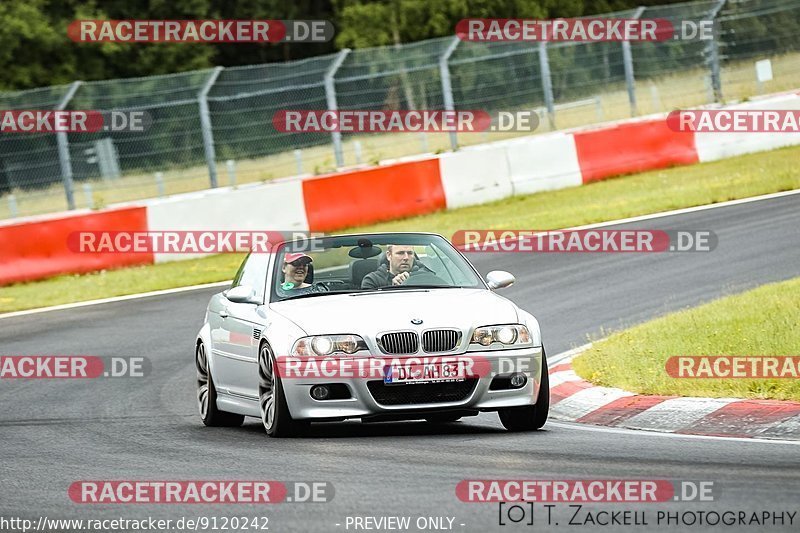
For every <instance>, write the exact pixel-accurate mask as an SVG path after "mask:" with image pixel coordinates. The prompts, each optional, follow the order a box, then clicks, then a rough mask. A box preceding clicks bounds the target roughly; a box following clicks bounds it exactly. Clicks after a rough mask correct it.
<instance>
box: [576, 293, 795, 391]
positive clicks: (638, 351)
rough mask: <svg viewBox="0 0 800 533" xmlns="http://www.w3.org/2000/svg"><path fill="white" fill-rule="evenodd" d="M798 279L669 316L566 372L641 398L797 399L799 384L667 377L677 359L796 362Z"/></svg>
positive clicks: (617, 337) (617, 338) (608, 342)
mask: <svg viewBox="0 0 800 533" xmlns="http://www.w3.org/2000/svg"><path fill="white" fill-rule="evenodd" d="M798 324H800V278H795V279H793V280H790V281H786V282H782V283H773V284H770V285H764V286H763V287H759V288H757V289H754V290H751V291H748V292H745V293H742V294H737V295H734V296H728V297H725V298H721V299H719V300H715V301H713V302H710V303H707V304H705V305H702V306H700V307H696V308H694V309H688V310H685V311H680V312H677V313H672V314H669V315H667V316H664V317H661V318H658V319H656V320H653V321H650V322H647V323H645V324H642V325H639V326H636V327H634V328H631V329H629V330H625V331H622V332H619V333H615V334H613V335H611V336H610V337H608V338H607V339H605V340H602V341H600V342H598V343H595V344H594V345H593V346H592V348H591V349H589V350H588V351H586V352H584V353H583V354H581V355H580V356H578V357H577V358H576V359H575V360H574V361H573V362H572V366H573V368H574V369H575V371H576V372H577V373H578V375H580V376H581V377H583V378H585V379H587V380H589V381H591V382H593V383H597V384H598V385H604V386H609V387H619V388H621V389H625V390H628V391H632V392H638V393H642V394H658V395H676V396H703V397H713V398H725V397H736V398H770V399H776V400H800V380H798V379H792V378H784V379H693V378H671V377H669V376H668V375H667V373H666V371H665V369H664V364H665V363H666V361H667V359H668V358H669V357H671V356H677V355H740V356H741V355H751V356H752V355H795V356H796V355H800V351H799V350H800V328H798V327H797V325H798Z"/></svg>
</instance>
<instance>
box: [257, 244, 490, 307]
mask: <svg viewBox="0 0 800 533" xmlns="http://www.w3.org/2000/svg"><path fill="white" fill-rule="evenodd" d="M312 244H313V246H309V241H299V242H297V243H287V244H285V245H283V246H281V247H280V248H279V250H278V252H277V257H276V261H277V262H276V268H275V269H274V271H273V279H272V296H271V301H273V302H276V301H282V300H288V299H293V298H305V297H313V296H324V295H327V294H337V293H338V294H342V293H361V292H370V291H403V290H413V289H431V288H442V289H448V288H462V287H468V288H485V285H484V284H483V282H482V281H481V279H480V278H479V277H478V275H477V274H476V273H475V271H474V270H473V268H472V267H471V266H470V264H469V263H467V261H466V260H465V259H464V258H463V257H462V256H461V254H459V253H458V252H457V251H456V250H455V249H454V248H453V247H452V246H451V245H450V243H449V242H447V240H446V239H444V238H443V237H440V236H438V235H423V234H402V233H400V234H385V235H348V236H343V237H326V238H322V239H316V240H315V241H314V242H313V243H312Z"/></svg>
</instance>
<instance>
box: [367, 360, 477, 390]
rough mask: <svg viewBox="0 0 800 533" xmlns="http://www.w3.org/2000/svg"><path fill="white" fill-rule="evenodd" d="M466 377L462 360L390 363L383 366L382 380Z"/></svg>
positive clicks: (416, 381) (435, 380) (392, 382)
mask: <svg viewBox="0 0 800 533" xmlns="http://www.w3.org/2000/svg"><path fill="white" fill-rule="evenodd" d="M466 378H467V376H466V370H465V365H464V362H463V361H457V362H452V363H420V364H413V365H392V366H387V367H385V368H384V372H383V382H384V383H385V384H386V385H404V384H409V383H414V384H419V383H439V382H443V381H463V380H465V379H466Z"/></svg>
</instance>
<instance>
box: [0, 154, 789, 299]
mask: <svg viewBox="0 0 800 533" xmlns="http://www.w3.org/2000/svg"><path fill="white" fill-rule="evenodd" d="M799 159H800V147H790V148H784V149H781V150H775V151H772V152H764V153H759V154H751V155H746V156H741V157H736V158H731V159H726V160H723V161H716V162H713V163H704V164H699V165H691V166H684V167H676V168H671V169H665V170H658V171H651V172H645V173H642V174H637V175H633V176H628V177H623V178H617V179H612V180H606V181H602V182H596V183H592V184H590V185H584V186H579V187H572V188H569V189H561V190H558V191H547V192H542V193H537V194H533V195H528V196H517V197H512V198H507V199H504V200H499V201H496V202H492V203H490V204H485V205H478V206H472V207H465V208H461V209H454V210H451V211H440V212H436V213H431V214H428V215H423V216H418V217H412V218H407V219H404V220H395V221H390V222H384V223H381V224H374V225H371V226H365V227H359V228H350V229H349V230H347V231H354V232H355V231H397V230H402V231H433V232H437V233H441V234H443V235H444V236H446V237H448V238H449V237H452V235H453V233H454V232H455V231H457V230H460V229H558V228H565V227H571V226H578V225H582V224H589V223H593V222H602V221H605V220H614V219H618V218H625V217H631V216H636V215H644V214H648V213H654V212H658V211H666V210H669V209H676V208H681V207H691V206H695V205H701V204H709V203H715V202H722V201H726V200H734V199H737V198H745V197H749V196H756V195H759V194H766V193H771V192H778V191H786V190H792V189H798V188H800V168H798V166H797V161H798V160H799ZM240 261H241V256H240V255H238V254H233V255H221V256H215V257H209V258H204V259H197V260H191V261H179V262H174V263H165V264H160V265H150V266H143V267H137V268H126V269H121V270H116V271H108V272H101V273H94V274H86V275H82V276H59V277H56V278H52V279H48V280H43V281H37V282H31V283H24V284H16V285H10V286H7V287H0V312H9V311H17V310H22V309H30V308H35V307H42V306H47V305H56V304H61V303H69V302H76V301H85V300H91V299H96V298H104V297H109V296H119V295H124V294H132V293H137V292H147V291H152V290H159V289H166V288H172V287H180V286H188V285H194V284H199V283H209V282H213V281H222V280H226V279H231V278H232V277H233V275H234V273H235V272H236V268H237V266H238V263H239V262H240Z"/></svg>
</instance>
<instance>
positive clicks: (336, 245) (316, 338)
mask: <svg viewBox="0 0 800 533" xmlns="http://www.w3.org/2000/svg"><path fill="white" fill-rule="evenodd" d="M513 282H514V277H513V276H512V275H511V274H509V273H507V272H502V271H493V272H489V273H488V274H487V275H486V279H485V280H484V279H483V278H482V277H481V276H480V275H479V274H478V272H477V271H476V270H475V268H474V267H473V266H472V265H471V264H470V263H469V261H468V260H467V259H466V258H465V257H464V256H463V255H462V254H461V253H460V252H459V251H458V250H457V249H456V248H454V247H453V246H452V245H451V244H450V243H449V242H448V241H447V240H446V239H445V238H444V237H442V236H440V235H435V234H430V233H381V234H359V235H341V236H329V237H321V238H317V239H312V240H308V239H301V240H295V241H289V242H283V243H280V244H278V245H276V246H274V247H272V249H271V250H270V253H251V254H250V255H248V256H247V258H245V260H244V262H243V263H242V265H241V267H240V268H239V271H238V272H237V274H236V277H235V278H234V280H233V283H232V284H231V286H230V288H229V289H227V290H226V291H224V292H221V293H219V294H216V295H214V296H213V297H212V298H211V301H210V303H209V305H208V309H207V311H206V318H205V321H204V324H203V327H202V328H201V329H200V332H199V334H198V335H197V339H196V342H195V363H196V367H197V403H198V407H199V410H200V416H201V418H202V421H203V423H204V424H205V425H207V426H238V425H241V424H242V422H243V421H244V417H246V416H252V417H259V418H260V419H261V421H262V422H263V424H264V428H265V429H266V431H267V434H269V435H270V436H272V437H283V436H291V435H294V434H297V433H299V432H302V430H303V429H304V428H305V427H306V426H307V425H308V424H309V423H311V422H321V421H340V420H346V419H361V420H362V421H363V422H369V421H383V420H413V419H420V420H427V421H429V422H432V423H445V422H453V421H456V420H458V419H460V418H461V417H465V416H474V415H477V414H478V413H480V412H487V411H493V412H498V413H499V415H500V420H501V422H502V424H503V425H504V426H505V427H506V428H507V429H509V430H512V431H527V430H535V429H539V428H540V427H542V426H543V425H544V423H545V421H546V420H547V415H548V409H549V385H548V378H547V362H546V360H545V351H544V347H543V346H542V341H541V333H540V330H539V324H538V322H537V321H536V319H535V318H534V317H533V316H532V315H531V314H529V313H527V312H526V311H524V310H522V309H520V308H519V307H517V306H516V305H515V304H513V303H512V302H511V301H509V300H507V299H506V298H503V297H502V296H499V295H498V294H496V293H495V291H496V290H497V289H500V288H503V287H507V286H509V285H511V284H512V283H513Z"/></svg>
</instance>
